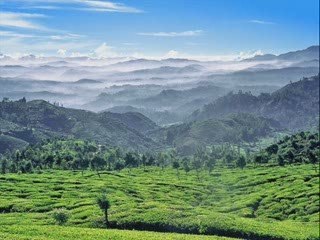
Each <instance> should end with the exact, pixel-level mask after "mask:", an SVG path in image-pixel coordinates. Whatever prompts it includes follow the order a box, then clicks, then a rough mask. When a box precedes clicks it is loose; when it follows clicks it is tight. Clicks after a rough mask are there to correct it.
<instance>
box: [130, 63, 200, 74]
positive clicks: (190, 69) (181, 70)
mask: <svg viewBox="0 0 320 240" xmlns="http://www.w3.org/2000/svg"><path fill="white" fill-rule="evenodd" d="M202 70H204V67H203V66H202V65H199V64H192V65H188V66H185V67H171V66H163V67H159V68H151V69H141V70H135V71H132V72H127V73H126V74H131V75H142V74H143V75H144V74H146V75H169V74H186V73H196V72H200V71H202Z"/></svg>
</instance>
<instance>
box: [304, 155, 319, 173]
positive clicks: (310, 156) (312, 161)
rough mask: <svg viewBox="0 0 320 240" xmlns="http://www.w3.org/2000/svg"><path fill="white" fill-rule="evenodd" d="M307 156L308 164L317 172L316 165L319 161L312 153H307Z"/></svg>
mask: <svg viewBox="0 0 320 240" xmlns="http://www.w3.org/2000/svg"><path fill="white" fill-rule="evenodd" d="M307 154H308V158H309V161H310V163H312V164H313V166H314V170H315V171H316V172H317V163H318V161H319V160H318V158H317V156H316V155H315V154H314V153H313V152H311V151H310V150H309V151H308V152H307ZM318 156H319V155H318Z"/></svg>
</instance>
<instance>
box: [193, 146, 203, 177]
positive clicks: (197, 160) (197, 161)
mask: <svg viewBox="0 0 320 240" xmlns="http://www.w3.org/2000/svg"><path fill="white" fill-rule="evenodd" d="M203 156H204V152H203V149H201V148H198V149H197V151H196V153H195V154H194V155H193V159H192V163H191V164H192V168H193V169H194V170H196V173H197V178H198V180H200V177H199V171H200V169H201V167H202V159H203Z"/></svg>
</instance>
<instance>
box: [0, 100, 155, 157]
mask: <svg viewBox="0 0 320 240" xmlns="http://www.w3.org/2000/svg"><path fill="white" fill-rule="evenodd" d="M0 121H1V122H4V123H5V124H1V134H3V135H6V136H11V137H14V138H18V139H21V140H24V141H26V142H28V143H32V144H34V143H37V142H39V141H41V140H43V139H48V138H53V137H62V136H74V137H77V138H82V139H87V140H93V141H97V142H100V143H102V144H108V145H112V146H120V147H126V148H135V149H140V150H143V149H145V150H146V149H154V148H157V147H158V146H157V145H156V144H155V143H154V142H153V141H152V140H151V139H149V138H147V137H146V136H145V135H144V134H143V133H142V132H147V131H149V130H154V129H155V128H156V127H157V126H156V124H155V123H153V122H152V121H151V120H150V119H148V118H146V117H145V116H143V115H142V114H138V113H134V114H133V113H127V114H113V113H100V114H97V113H93V112H89V111H84V110H76V109H69V108H63V107H60V106H56V105H52V104H50V103H48V102H45V101H41V100H35V101H30V102H26V101H25V99H21V100H19V101H9V100H7V99H4V100H3V101H2V102H0ZM1 150H2V152H0V153H3V152H4V151H5V150H12V149H11V148H5V149H4V148H1Z"/></svg>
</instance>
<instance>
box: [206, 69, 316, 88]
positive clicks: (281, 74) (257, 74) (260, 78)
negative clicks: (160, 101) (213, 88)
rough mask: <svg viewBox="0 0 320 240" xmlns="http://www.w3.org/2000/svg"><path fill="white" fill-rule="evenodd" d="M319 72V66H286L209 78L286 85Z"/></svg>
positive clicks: (256, 83)
mask: <svg viewBox="0 0 320 240" xmlns="http://www.w3.org/2000/svg"><path fill="white" fill-rule="evenodd" d="M318 73H319V67H285V68H279V69H261V70H259V71H252V69H249V70H248V69H245V70H241V71H236V72H233V73H229V74H223V75H221V74H220V75H218V74H212V75H209V76H207V77H206V78H207V79H214V80H215V81H216V82H222V83H225V84H230V85H231V86H232V85H234V84H237V85H243V84H247V85H249V84H250V85H278V86H284V85H285V84H288V83H289V82H290V81H298V80H299V79H301V78H303V77H311V76H314V75H316V74H318Z"/></svg>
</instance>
